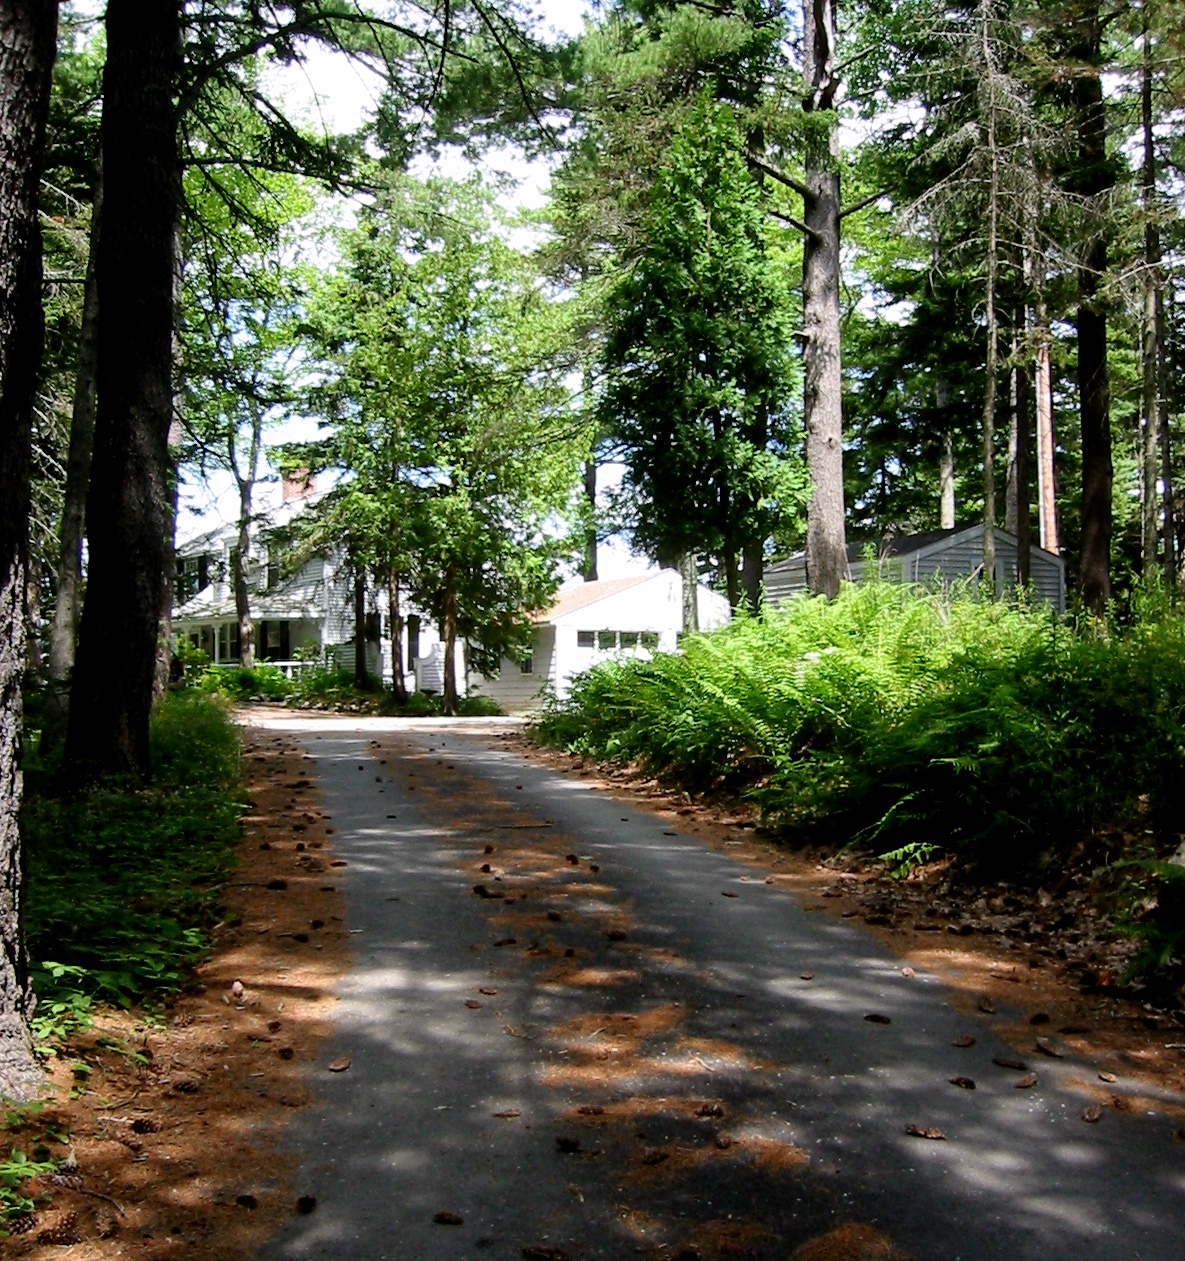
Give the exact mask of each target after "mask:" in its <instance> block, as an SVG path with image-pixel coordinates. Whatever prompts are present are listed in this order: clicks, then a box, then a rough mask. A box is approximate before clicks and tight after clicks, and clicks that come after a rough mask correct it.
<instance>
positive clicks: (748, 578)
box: [741, 539, 765, 617]
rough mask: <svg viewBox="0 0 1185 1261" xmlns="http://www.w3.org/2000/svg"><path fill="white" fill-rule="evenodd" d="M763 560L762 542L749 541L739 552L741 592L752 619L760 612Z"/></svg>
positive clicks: (758, 540) (759, 540) (763, 548)
mask: <svg viewBox="0 0 1185 1261" xmlns="http://www.w3.org/2000/svg"><path fill="white" fill-rule="evenodd" d="M764 560H765V543H764V540H762V539H749V540H748V541H747V542H746V543H745V546H744V548H743V549H742V551H741V590H742V591H743V592H744V594H745V604H746V605H747V606H748V608H749V612H750V613H752V614H753V616H754V617H756V616H757V614H758V613H760V612H761V576H762V562H763V561H764Z"/></svg>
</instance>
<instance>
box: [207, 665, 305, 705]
mask: <svg viewBox="0 0 1185 1261" xmlns="http://www.w3.org/2000/svg"><path fill="white" fill-rule="evenodd" d="M195 686H196V687H197V688H198V689H199V690H200V691H204V692H222V693H224V694H225V695H227V696H231V697H234V699H235V700H240V701H260V700H263V701H282V700H285V699H287V697H289V696H291V695H292V693H293V691H294V690H295V687H294V685H293V683H292V681H291V680H290V679H289V678H288V677H287V675H285V673H284V671H283V670H281V669H280V667H279V666H273V665H268V664H266V663H264V664H262V665H256V666H251V667H249V668H244V667H242V666H208V667H207V668H206V670H205V672H204V673H203V674H202V675H201V676H200V677H199V679H198V682H197V683H196V684H195Z"/></svg>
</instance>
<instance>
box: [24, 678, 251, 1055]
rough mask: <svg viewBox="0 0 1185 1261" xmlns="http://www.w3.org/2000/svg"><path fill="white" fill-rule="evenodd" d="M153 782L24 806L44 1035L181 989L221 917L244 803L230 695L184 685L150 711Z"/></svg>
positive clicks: (44, 797) (29, 927)
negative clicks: (101, 1010) (98, 1008)
mask: <svg viewBox="0 0 1185 1261" xmlns="http://www.w3.org/2000/svg"><path fill="white" fill-rule="evenodd" d="M151 741H152V756H153V762H154V766H155V769H156V780H155V782H154V783H153V784H152V785H151V786H150V787H146V788H137V789H130V788H128V787H127V786H126V785H122V784H108V785H102V784H101V785H99V786H97V787H95V788H93V789H92V790H91V791H90V792H88V793H86V794H85V795H83V796H76V797H59V796H56V795H54V794H53V793H52V792H51V791H50V789H49V787H48V781H46V782H45V783H44V784H41V785H40V786H39V785H38V784H37V783H36V782H34V784H33V787H32V790H31V791H29V792H28V793H27V794H26V797H25V803H24V809H23V825H24V833H25V853H26V864H27V881H26V904H25V931H26V937H27V940H28V945H29V953H30V957H31V958H32V959H33V960H34V961H35V963H34V968H33V972H34V985H35V988H36V991H37V995H38V1002H39V1011H38V1013H37V1017H36V1022H35V1023H36V1025H37V1028H36V1030H35V1032H36V1033H37V1035H38V1037H39V1039H40V1040H42V1041H44V1040H46V1039H47V1038H50V1037H52V1036H54V1035H55V1034H57V1035H60V1034H61V1033H63V1032H66V1031H68V1029H69V1028H70V1027H71V1026H72V1025H73V1026H76V1025H78V1024H85V1023H86V1020H87V1018H88V1013H89V1009H90V1004H91V1002H92V1001H94V1000H99V1001H103V1002H110V1003H116V1004H121V1005H126V1004H128V1003H131V1002H133V1001H136V1000H138V999H141V998H144V997H148V996H159V995H161V994H164V993H168V992H169V991H171V990H175V989H177V988H178V987H180V986H181V985H183V984H184V983H185V981H186V979H187V977H188V974H189V970H190V969H191V968H192V966H193V964H194V963H196V962H197V961H198V960H199V959H200V958H201V957H202V955H203V953H204V951H205V949H206V946H207V942H208V930H209V928H210V927H211V926H212V925H213V924H214V923H215V922H216V921H217V919H218V918H219V915H220V899H221V891H222V887H223V884H224V883H225V880H226V878H227V875H228V873H229V871H230V870H231V867H232V865H233V861H234V859H233V847H234V845H235V843H236V842H237V841H238V839H239V824H238V818H239V815H240V814H241V813H242V808H243V807H242V804H241V803H240V802H239V801H238V800H237V799H236V794H235V789H236V787H237V784H238V777H239V763H240V743H239V735H238V731H237V729H236V728H235V726H234V724H233V722H232V721H231V718H230V714H229V710H228V706H227V704H226V702H225V701H224V700H222V699H220V698H218V697H213V696H204V695H200V694H194V693H187V692H182V693H179V694H176V695H172V696H170V697H168V698H167V699H166V701H165V702H164V703H163V704H161V705H160V706H159V707H158V708H157V710H156V712H155V714H154V715H153V720H152V730H151Z"/></svg>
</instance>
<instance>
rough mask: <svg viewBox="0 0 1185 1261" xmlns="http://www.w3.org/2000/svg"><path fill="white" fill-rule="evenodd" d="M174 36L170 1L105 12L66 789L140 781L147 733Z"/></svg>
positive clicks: (149, 0) (166, 400) (167, 357)
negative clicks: (93, 314) (87, 441)
mask: <svg viewBox="0 0 1185 1261" xmlns="http://www.w3.org/2000/svg"><path fill="white" fill-rule="evenodd" d="M180 32H181V20H180V6H179V4H178V2H177V0H109V3H108V5H107V64H106V69H105V70H104V73H103V128H102V146H103V181H104V187H103V197H104V206H103V226H102V229H101V231H100V233H99V248H98V260H97V267H98V278H99V300H100V302H101V304H102V311H103V315H102V319H101V320H100V323H99V369H98V389H99V407H98V415H97V418H96V425H95V450H94V458H93V461H92V466H91V486H90V495H89V497H88V499H87V506H86V516H87V522H88V530H87V539H88V544H89V568H88V575H87V590H86V599H85V602H84V604H83V610H82V626H81V630H80V634H79V642H78V656H77V660H76V663H75V667H74V680H73V685H72V687H71V690H70V717H69V721H68V724H67V729H66V757H65V767H64V769H65V773H66V775H67V778H68V779H69V780H72V781H73V782H75V783H85V782H87V781H88V780H91V779H93V778H95V777H96V776H97V775H100V774H104V773H111V774H132V775H136V776H141V777H147V776H148V775H149V774H150V773H151V765H150V759H149V751H148V720H149V715H150V712H151V708H152V691H153V677H154V674H155V672H156V658H157V643H158V638H159V631H160V611H161V593H162V587H163V581H164V564H165V535H166V531H167V529H168V524H169V510H170V495H171V488H170V484H169V482H170V478H169V425H170V421H171V420H172V416H173V326H174V299H173V266H174V263H173V259H174V233H175V230H176V219H177V213H178V208H179V198H180V178H179V157H178V148H177V123H176V110H175V105H174V99H173V90H174V84H175V80H176V77H177V69H178V67H179V65H180V48H181V35H180Z"/></svg>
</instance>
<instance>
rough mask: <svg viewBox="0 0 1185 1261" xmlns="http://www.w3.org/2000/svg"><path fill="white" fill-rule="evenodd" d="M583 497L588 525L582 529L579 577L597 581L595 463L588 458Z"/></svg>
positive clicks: (585, 466)
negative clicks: (586, 504)
mask: <svg viewBox="0 0 1185 1261" xmlns="http://www.w3.org/2000/svg"><path fill="white" fill-rule="evenodd" d="M584 497H585V499H587V500H588V508H587V511H588V524H587V525H586V526H585V527H584V563H583V564H582V565H581V566H580V576H581V577H582V578H583V579H584V581H585V582H596V581H597V462H596V460H595V459H594V458H593V457H592V456H589V458H588V459H587V460H585V462H584Z"/></svg>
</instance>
